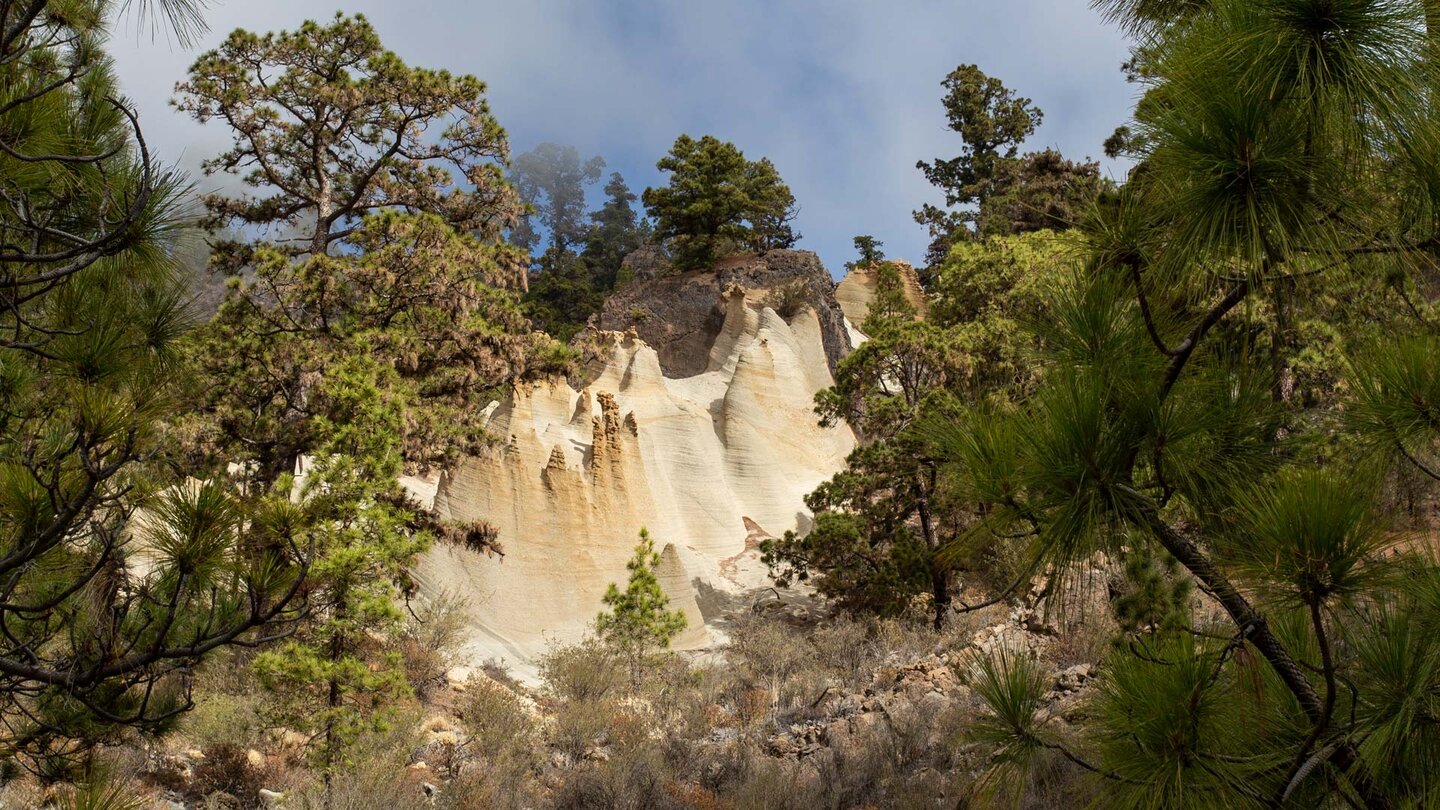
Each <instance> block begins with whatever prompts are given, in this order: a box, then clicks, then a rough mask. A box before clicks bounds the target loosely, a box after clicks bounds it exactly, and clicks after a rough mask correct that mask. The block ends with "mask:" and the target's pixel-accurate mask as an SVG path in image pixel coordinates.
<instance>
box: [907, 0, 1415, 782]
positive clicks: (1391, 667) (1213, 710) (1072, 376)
mask: <svg viewBox="0 0 1440 810" xmlns="http://www.w3.org/2000/svg"><path fill="white" fill-rule="evenodd" d="M1097 5H1099V6H1100V7H1102V9H1103V10H1104V11H1105V12H1106V13H1107V14H1109V15H1111V16H1112V18H1114V19H1116V20H1117V21H1119V22H1121V23H1122V24H1123V25H1124V26H1125V27H1126V28H1127V30H1129V31H1130V32H1132V33H1133V34H1135V35H1136V36H1137V37H1138V38H1139V41H1140V46H1139V48H1138V49H1137V59H1138V60H1139V61H1138V62H1137V64H1136V75H1137V77H1139V78H1140V79H1141V80H1142V81H1144V82H1145V83H1146V86H1147V90H1146V93H1145V95H1144V96H1143V97H1142V99H1141V100H1140V102H1139V103H1138V105H1137V107H1136V110H1135V115H1134V121H1133V122H1131V124H1130V125H1129V127H1130V131H1131V134H1132V136H1133V140H1132V141H1131V143H1133V144H1134V146H1135V148H1136V149H1137V150H1138V158H1139V164H1138V166H1137V168H1136V169H1135V171H1134V172H1132V174H1131V176H1130V178H1129V181H1128V182H1127V183H1126V185H1125V186H1124V187H1123V188H1122V189H1121V191H1120V195H1119V197H1120V198H1119V200H1118V202H1117V204H1116V205H1114V206H1107V207H1103V208H1100V209H1098V210H1097V211H1096V212H1095V216H1094V219H1093V220H1091V221H1090V222H1088V223H1086V224H1085V225H1084V226H1083V228H1082V230H1081V232H1080V236H1081V237H1082V238H1083V243H1084V248H1085V250H1084V255H1083V257H1082V258H1083V262H1082V264H1081V266H1080V267H1079V268H1078V269H1077V271H1076V273H1075V276H1074V277H1073V278H1072V279H1071V280H1069V281H1068V282H1067V283H1065V284H1063V285H1059V286H1057V287H1056V288H1054V289H1052V290H1050V291H1048V292H1047V293H1046V294H1045V296H1044V299H1043V302H1042V304H1043V305H1042V311H1041V314H1040V317H1037V318H1035V319H1034V323H1033V325H1032V327H1031V329H1032V331H1033V332H1034V334H1035V335H1036V336H1037V340H1038V343H1037V346H1038V348H1039V352H1038V354H1037V355H1036V362H1037V363H1038V364H1039V379H1038V380H1037V381H1036V383H1035V384H1034V385H1033V386H1031V387H1029V389H1028V390H1025V391H1023V392H1022V393H1021V395H1020V396H1019V397H1017V398H1016V401H1015V402H1014V403H1013V405H1012V407H1011V408H1009V409H1006V410H1004V411H1000V412H994V411H992V412H984V411H983V410H981V409H974V412H972V413H969V414H967V415H965V416H964V417H962V418H959V419H955V420H951V421H950V422H949V423H948V427H937V428H936V429H935V431H934V433H933V435H932V440H933V441H934V442H935V444H936V446H937V449H938V450H939V452H940V454H941V456H942V457H943V458H945V459H948V461H949V463H948V464H947V466H946V470H945V482H946V486H948V487H951V488H952V489H953V491H954V492H956V493H957V494H958V495H960V496H961V497H965V498H969V499H973V500H974V502H975V504H976V506H977V509H978V510H979V511H982V512H983V514H984V521H983V523H982V524H980V526H979V527H978V529H977V531H978V532H983V533H984V534H986V535H988V536H990V537H994V538H997V542H999V540H998V538H1007V541H1008V542H1012V543H1013V542H1023V543H1025V547H1026V550H1027V553H1028V554H1029V555H1030V558H1031V559H1033V560H1034V561H1035V563H1036V564H1037V565H1041V564H1043V565H1046V566H1050V567H1051V569H1052V570H1053V571H1054V572H1055V576H1059V577H1063V576H1064V575H1065V572H1066V571H1068V570H1070V569H1071V567H1072V566H1073V564H1074V563H1076V562H1077V561H1079V560H1083V559H1087V558H1089V557H1090V556H1091V555H1092V554H1093V553H1095V552H1097V551H1103V552H1105V553H1107V554H1109V555H1121V554H1124V553H1126V551H1127V550H1130V551H1134V550H1137V549H1138V550H1140V551H1142V553H1143V554H1144V555H1146V556H1152V555H1153V556H1154V557H1159V558H1160V559H1161V563H1160V564H1159V566H1158V567H1157V568H1154V569H1151V570H1150V571H1148V572H1147V571H1146V570H1144V567H1140V566H1137V569H1138V570H1137V571H1136V572H1134V573H1135V576H1134V577H1133V578H1134V579H1136V580H1138V581H1139V582H1138V585H1139V586H1140V587H1139V589H1138V590H1136V591H1135V592H1133V593H1132V594H1129V595H1128V596H1133V597H1134V598H1133V599H1122V604H1121V605H1119V606H1118V607H1121V608H1123V609H1124V610H1125V611H1127V612H1130V613H1131V618H1139V617H1143V616H1146V615H1147V614H1148V616H1149V617H1150V621H1147V622H1144V623H1143V624H1142V622H1139V621H1132V622H1130V630H1131V633H1130V635H1129V637H1128V638H1127V639H1125V641H1126V642H1127V643H1124V644H1120V645H1117V646H1116V648H1115V649H1114V651H1113V652H1112V653H1111V654H1110V655H1109V656H1108V657H1107V658H1106V660H1105V662H1104V670H1105V675H1104V676H1103V679H1102V682H1101V685H1100V688H1099V694H1098V695H1097V697H1096V699H1095V700H1094V701H1093V702H1092V704H1091V706H1090V712H1091V714H1090V715H1089V719H1088V720H1087V721H1086V722H1084V723H1082V724H1081V726H1080V729H1079V733H1078V734H1074V735H1064V734H1061V733H1059V732H1060V730H1059V729H1058V728H1056V727H1055V726H1054V725H1053V724H1050V723H1048V722H1047V721H1046V719H1045V717H1044V716H1043V714H1042V713H1041V712H1039V711H1038V704H1037V702H1036V701H1037V699H1038V698H1039V696H1040V695H1041V694H1042V693H1043V690H1044V689H1045V688H1046V685H1045V684H1044V683H1042V682H1037V681H1035V680H1034V679H1027V678H1024V677H1011V675H1010V674H1009V673H1010V668H1008V667H1001V666H992V667H989V671H992V672H994V673H995V674H994V675H989V674H987V672H986V671H985V670H986V668H985V667H983V666H982V667H981V671H980V672H979V673H978V676H977V677H979V678H980V679H982V680H988V682H989V683H988V684H985V685H984V688H979V689H977V692H979V693H980V694H981V696H982V698H984V699H985V701H986V703H987V710H986V713H985V718H986V722H985V723H984V727H985V728H986V729H988V732H987V734H986V739H985V740H983V742H984V743H985V744H986V745H987V746H989V750H990V751H992V752H993V755H994V756H993V759H992V765H993V766H994V773H995V774H996V776H997V779H996V780H994V781H992V784H996V785H1001V784H1003V785H1006V786H1008V787H1010V788H1012V789H1014V790H1016V791H1021V790H1023V788H1024V784H1025V782H1024V779H1025V777H1024V773H1025V772H1026V771H1027V770H1030V769H1031V768H1033V767H1036V766H1042V767H1043V765H1044V763H1045V762H1047V761H1049V760H1050V758H1052V757H1061V758H1064V759H1067V760H1069V761H1070V762H1072V763H1077V764H1078V765H1079V767H1082V768H1083V769H1085V770H1086V771H1087V772H1088V773H1090V774H1091V775H1092V776H1093V777H1094V778H1095V779H1096V780H1097V781H1099V782H1101V783H1103V788H1102V789H1103V790H1104V795H1105V797H1106V801H1107V803H1109V804H1110V805H1111V806H1115V807H1156V806H1164V807H1197V808H1198V807H1216V806H1226V807H1320V806H1331V805H1341V804H1353V805H1361V806H1365V807H1371V808H1382V807H1404V806H1426V805H1429V804H1433V803H1434V802H1435V801H1436V799H1437V797H1440V782H1437V780H1436V777H1435V775H1434V770H1433V767H1432V762H1433V757H1435V756H1436V755H1437V754H1440V732H1437V728H1436V727H1435V726H1434V724H1432V723H1429V722H1428V721H1425V720H1422V719H1421V718H1423V717H1428V716H1429V715H1430V713H1432V712H1433V710H1434V707H1433V695H1434V692H1435V690H1436V688H1437V687H1440V648H1437V646H1436V641H1435V639H1436V637H1437V636H1436V635H1435V631H1436V629H1437V628H1440V601H1437V599H1436V594H1437V593H1440V564H1437V562H1436V559H1437V558H1436V555H1435V553H1434V551H1433V549H1427V548H1416V547H1415V546H1414V545H1412V544H1409V543H1400V542H1399V541H1400V540H1401V539H1402V538H1404V537H1405V536H1406V531H1407V528H1408V527H1407V526H1406V523H1405V518H1404V516H1403V515H1401V514H1399V513H1398V512H1397V510H1396V509H1394V508H1393V506H1390V505H1389V504H1388V503H1387V502H1388V501H1389V499H1393V498H1394V497H1395V492H1394V488H1395V486H1396V482H1397V481H1400V480H1405V478H1406V477H1407V476H1414V475H1419V476H1421V477H1424V478H1426V479H1429V480H1431V482H1432V483H1433V481H1434V480H1440V477H1437V476H1436V474H1435V470H1436V469H1437V465H1436V464H1435V457H1436V453H1437V447H1440V431H1437V430H1436V428H1435V422H1434V420H1433V419H1430V418H1429V417H1428V416H1427V415H1426V414H1428V413H1430V412H1431V411H1432V409H1434V408H1435V407H1436V403H1437V401H1440V384H1437V381H1440V351H1437V349H1440V345H1437V338H1436V332H1435V323H1436V320H1435V318H1434V312H1435V308H1436V307H1435V302H1434V300H1433V298H1432V297H1429V296H1426V295H1425V294H1424V291H1425V290H1427V289H1429V286H1428V285H1429V280H1428V279H1429V278H1430V275H1431V273H1432V269H1433V266H1434V265H1433V262H1434V252H1433V249H1434V245H1435V244H1436V242H1435V240H1436V237H1437V233H1440V230H1437V228H1440V220H1437V218H1436V217H1435V214H1434V212H1435V211H1436V210H1437V208H1440V182H1437V176H1440V175H1437V167H1440V128H1437V127H1436V126H1435V123H1434V122H1435V121H1436V120H1437V119H1436V109H1435V96H1434V93H1433V77H1434V75H1435V73H1434V71H1435V53H1434V51H1433V49H1432V48H1431V45H1430V43H1429V42H1428V41H1427V36H1426V33H1427V31H1426V23H1427V17H1426V12H1427V7H1426V4H1424V3H1421V2H1411V1H1410V0H1395V1H1394V2H1390V1H1389V0H1385V1H1383V2H1377V1H1376V0H1339V2H1330V1H1329V0H1327V1H1326V2H1318V0H1317V2H1309V0H1295V1H1294V2H1273V3H1271V2H1264V3H1255V2H1249V1H1248V0H1245V1H1243V2H1242V1H1241V0H1208V2H1203V3H1184V2H1175V3H1165V2H1136V1H1135V0H1104V1H1103V2H1100V3H1097ZM1316 369H1319V370H1320V371H1322V372H1324V373H1325V374H1326V376H1331V377H1333V378H1336V379H1338V384H1335V385H1324V386H1315V387H1313V388H1310V389H1309V390H1308V391H1306V390H1304V388H1303V387H1302V383H1303V381H1304V380H1305V377H1306V375H1307V374H1310V373H1312V371H1314V370H1316ZM1302 392H1303V393H1302ZM1429 492H1431V493H1433V489H1432V490H1429ZM1421 525H1422V526H1423V525H1424V524H1423V523H1422V524H1421ZM1420 545H1421V546H1424V545H1425V544H1424V543H1422V544H1420ZM1181 571H1183V576H1187V577H1190V578H1191V580H1192V581H1193V582H1194V583H1195V584H1196V585H1197V589H1198V591H1199V592H1200V593H1201V594H1203V596H1204V599H1205V600H1206V604H1207V607H1208V608H1210V609H1213V610H1214V611H1217V612H1218V614H1219V615H1220V616H1222V617H1223V618H1222V619H1221V620H1219V621H1215V622H1208V621H1205V620H1204V618H1203V613H1202V614H1200V615H1196V616H1190V617H1186V618H1189V619H1190V621H1188V622H1186V621H1177V620H1176V618H1177V617H1176V616H1175V612H1174V610H1173V605H1167V604H1166V603H1167V602H1171V601H1172V600H1173V596H1174V593H1173V592H1171V593H1170V594H1167V593H1166V592H1165V591H1166V590H1167V589H1168V588H1167V585H1166V580H1173V578H1174V577H1175V576H1177V575H1180V572H1181ZM1156 574H1160V576H1157V575H1156ZM1022 581H1023V580H1022ZM1052 581H1053V578H1052ZM1001 670H1004V671H1003V672H1002V671H1001ZM1000 687H1004V688H1000Z"/></svg>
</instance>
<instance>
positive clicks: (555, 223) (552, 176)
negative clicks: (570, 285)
mask: <svg viewBox="0 0 1440 810" xmlns="http://www.w3.org/2000/svg"><path fill="white" fill-rule="evenodd" d="M603 168H605V161H604V160H603V159H602V158H599V157H592V158H590V159H589V160H587V161H584V162H583V163H582V162H581V161H580V153H579V152H577V151H575V147H573V146H560V145H559V144H553V143H542V144H540V145H539V146H537V147H535V148H534V149H532V150H530V151H529V152H525V153H523V154H519V155H516V156H515V160H514V161H513V162H512V166H511V171H510V181H511V182H512V183H514V184H515V189H516V191H518V192H519V194H520V199H521V200H523V201H524V202H525V204H526V206H528V207H529V208H531V209H533V211H534V213H533V214H527V215H526V216H524V217H523V218H522V219H521V220H520V222H519V223H517V225H516V227H515V229H514V230H512V232H511V235H510V239H511V241H512V242H514V243H515V244H516V245H517V246H518V247H520V248H522V249H524V250H525V251H526V252H528V253H534V251H535V248H537V247H539V245H540V234H539V233H538V232H537V231H536V230H535V228H534V226H533V225H532V224H531V219H532V217H533V218H534V219H536V220H538V221H539V223H540V225H541V227H543V228H544V229H545V232H546V234H547V235H548V244H547V245H546V250H545V251H543V252H542V254H546V255H548V254H550V253H551V252H552V251H553V253H554V254H555V255H556V256H557V257H560V256H564V255H566V254H569V253H571V252H572V249H573V248H575V247H577V246H578V245H579V244H580V243H581V241H582V240H584V238H585V230H586V228H585V186H587V185H590V184H591V183H594V182H595V181H596V180H599V179H600V170H601V169H603ZM548 268H549V265H547V264H545V263H544V262H542V263H541V268H540V269H541V272H544V271H545V270H546V269H548Z"/></svg>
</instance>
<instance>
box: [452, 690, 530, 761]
mask: <svg viewBox="0 0 1440 810" xmlns="http://www.w3.org/2000/svg"><path fill="white" fill-rule="evenodd" d="M456 710H457V712H458V713H459V715H460V722H461V723H462V724H463V725H464V726H465V730H466V731H467V732H468V733H469V734H470V736H471V738H473V739H474V741H475V745H476V747H477V748H478V750H479V752H480V753H481V754H482V755H484V756H487V757H494V756H498V755H500V754H509V753H512V752H514V753H520V752H527V751H533V750H534V748H535V746H536V743H537V739H536V728H535V719H534V718H533V717H532V716H531V714H530V711H529V710H528V709H526V708H525V706H523V705H521V703H520V700H519V698H518V697H517V696H516V695H515V693H513V692H511V691H510V690H508V689H506V688H504V687H502V686H492V685H489V684H478V685H472V686H471V688H470V689H469V690H467V691H466V693H465V697H464V699H463V700H461V701H460V704H459V706H457V707H456Z"/></svg>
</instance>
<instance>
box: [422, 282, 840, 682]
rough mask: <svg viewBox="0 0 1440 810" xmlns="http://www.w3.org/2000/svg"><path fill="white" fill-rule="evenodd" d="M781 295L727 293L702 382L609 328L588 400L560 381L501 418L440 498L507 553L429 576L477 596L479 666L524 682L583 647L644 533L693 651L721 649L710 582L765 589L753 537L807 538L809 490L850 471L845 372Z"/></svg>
mask: <svg viewBox="0 0 1440 810" xmlns="http://www.w3.org/2000/svg"><path fill="white" fill-rule="evenodd" d="M766 299H767V296H765V295H763V294H761V292H755V293H749V294H747V292H746V291H744V290H742V289H739V288H738V287H732V288H730V289H729V290H727V291H726V292H725V293H724V295H723V297H722V301H721V305H722V306H723V307H724V311H725V322H724V327H723V329H722V330H721V332H720V335H719V337H718V338H717V339H716V341H715V344H714V346H713V348H712V350H711V352H710V359H709V363H708V367H707V370H706V371H705V372H704V373H701V374H697V375H695V376H692V377H687V378H684V379H668V378H666V377H665V376H664V375H663V374H662V373H661V368H660V362H659V358H658V356H657V354H656V352H655V351H654V350H653V349H651V348H650V347H649V346H647V345H646V344H645V343H644V342H642V341H641V340H639V339H638V338H637V337H635V336H634V335H633V334H620V333H617V332H607V333H602V334H601V335H600V337H601V340H602V341H603V344H602V345H603V346H604V351H603V352H602V354H601V360H600V361H599V362H597V363H596V364H595V367H594V368H592V369H591V373H590V375H589V379H590V382H589V383H588V384H587V385H585V386H584V387H582V388H581V389H579V390H576V389H574V388H572V387H571V386H570V385H569V384H566V383H565V382H563V381H555V382H553V383H550V384H547V385H541V386H538V387H534V388H531V389H529V390H525V391H521V392H517V393H516V394H515V395H514V396H513V397H512V398H511V399H510V400H509V401H506V402H502V403H500V404H499V405H497V406H493V410H492V411H491V414H490V419H489V423H488V424H489V429H490V432H491V433H492V434H493V435H495V436H497V437H498V438H500V440H501V441H500V443H499V444H498V445H497V446H496V447H495V448H493V449H492V450H491V451H489V452H487V453H485V454H483V455H481V456H479V457H474V458H469V459H466V460H465V461H463V462H462V463H461V464H459V465H458V467H457V468H456V469H454V470H451V471H449V472H447V473H446V474H444V475H443V476H441V478H440V480H439V481H438V484H435V485H434V487H435V488H434V490H433V497H434V503H435V507H436V509H437V511H438V512H439V513H440V514H441V515H442V516H443V517H449V518H455V519H460V520H473V519H483V520H486V521H488V522H490V523H491V524H493V525H494V526H495V527H496V528H497V529H498V532H499V542H500V545H501V547H502V548H503V552H504V553H503V557H501V556H497V557H489V556H486V555H484V554H480V553H477V552H473V551H469V550H467V549H464V548H458V547H450V546H444V547H437V548H435V549H434V550H432V551H431V552H429V553H428V554H427V555H426V557H425V559H424V560H422V562H421V565H420V567H419V570H418V571H417V572H416V573H417V578H418V579H419V581H420V584H421V587H422V589H423V590H424V591H425V592H428V593H430V594H435V593H439V592H444V591H450V592H454V593H457V594H459V595H461V596H462V597H463V598H465V599H466V600H468V603H469V604H468V608H467V610H468V619H469V623H470V626H471V628H472V631H473V632H472V635H471V644H470V647H471V649H470V651H469V652H470V657H471V658H472V659H474V660H475V661H476V662H477V663H478V662H479V661H482V660H484V659H485V658H488V657H497V658H503V659H505V660H506V661H507V662H508V663H510V664H511V665H512V666H516V667H517V668H518V669H519V670H520V671H521V673H522V674H523V673H524V672H525V671H526V670H527V669H528V666H527V665H528V664H529V663H530V662H533V661H534V659H535V657H536V656H537V655H538V654H539V653H541V652H543V651H544V649H545V647H546V646H547V644H548V643H550V641H551V640H554V641H557V642H561V643H567V642H573V641H575V640H577V639H579V638H580V637H581V636H582V635H583V634H584V632H585V631H586V629H587V626H588V625H589V624H590V623H591V622H592V621H593V620H594V618H595V616H596V614H597V613H598V612H599V611H600V609H601V608H602V606H603V605H602V602H601V597H602V596H603V594H604V592H605V589H606V587H607V585H608V584H609V583H611V582H617V583H621V584H623V582H624V581H625V578H626V570H625V562H626V561H627V560H628V559H629V558H630V556H631V554H632V553H633V551H634V548H635V544H636V542H637V535H638V533H639V531H640V528H641V527H647V528H648V529H649V530H650V533H651V535H652V537H654V538H655V540H656V545H657V546H658V547H660V548H662V549H663V554H662V564H661V569H660V572H659V574H660V579H661V582H662V586H663V587H664V588H665V590H666V592H667V593H668V594H669V595H670V598H671V604H672V605H673V606H676V607H678V608H679V609H681V610H683V611H685V614H686V616H687V618H689V619H690V626H689V627H688V628H687V630H686V631H685V633H684V634H683V635H682V636H681V637H680V638H679V639H677V641H676V643H675V645H674V646H676V647H678V648H682V649H683V648H696V647H703V646H705V645H707V644H709V643H711V640H712V637H711V632H710V631H709V630H708V629H707V628H706V627H705V625H704V624H703V623H702V616H701V610H700V602H699V601H697V598H696V589H697V588H699V589H710V588H713V589H716V590H718V591H721V592H726V593H735V592H742V591H745V590H748V589H752V588H757V587H762V586H764V585H765V584H767V583H766V581H765V578H764V569H763V566H761V565H759V564H758V562H757V560H756V559H755V558H756V556H757V550H756V548H755V546H756V544H757V541H756V540H755V538H756V537H760V536H764V534H765V533H766V532H768V533H770V534H774V535H779V534H783V533H784V532H785V531H787V530H790V529H798V530H802V531H803V530H805V529H807V528H808V520H809V517H808V514H807V513H806V512H805V510H804V502H803V498H804V496H805V495H806V494H807V493H808V492H810V491H811V490H813V489H814V488H815V486H816V485H817V484H819V483H820V482H821V481H823V480H825V479H827V478H829V477H830V476H831V475H833V474H834V473H835V472H836V471H838V470H839V469H841V467H842V466H843V464H844V460H845V457H846V455H847V454H848V453H849V452H850V450H851V449H852V448H853V447H854V444H855V439H854V435H853V434H852V433H851V431H850V430H849V429H848V428H846V427H843V426H841V427H836V428H822V427H820V426H819V425H818V423H817V419H816V416H815V413H814V395H815V392H816V391H818V390H820V389H821V388H824V387H826V386H828V385H830V384H831V382H832V378H831V375H830V369H829V366H828V364H827V361H826V357H825V353H824V349H823V347H822V341H821V333H820V323H819V320H818V318H817V317H816V314H815V312H814V311H813V310H811V309H809V308H805V309H802V311H800V312H799V313H798V314H796V315H794V316H793V317H792V318H791V319H790V320H789V322H788V323H787V322H786V320H785V319H783V318H781V317H780V316H779V315H778V314H776V312H775V311H774V310H773V309H770V308H769V307H768V306H765V304H764V302H765V301H766ZM410 483H411V484H412V489H415V490H418V492H417V494H420V495H421V496H422V497H424V496H428V495H430V492H427V491H424V490H426V489H428V487H426V486H425V485H424V484H423V483H422V482H410ZM747 538H749V541H750V542H749V543H747ZM705 618H712V617H705Z"/></svg>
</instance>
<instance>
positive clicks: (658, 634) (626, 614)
mask: <svg viewBox="0 0 1440 810" xmlns="http://www.w3.org/2000/svg"><path fill="white" fill-rule="evenodd" d="M659 567H660V554H659V552H657V551H656V550H655V542H654V541H653V540H651V539H650V532H649V531H648V530H646V529H641V530H640V543H639V545H637V546H636V547H635V556H634V557H631V558H630V561H629V562H628V563H626V564H625V568H626V569H627V570H628V571H629V572H630V579H629V581H628V582H627V583H626V586H625V590H623V591H622V590H620V588H619V586H618V585H616V584H615V583H613V582H612V583H610V587H609V589H607V590H606V591H605V604H606V606H608V607H609V611H608V612H603V611H602V612H601V613H600V615H599V616H597V617H596V618H595V631H596V633H597V634H598V635H599V636H600V639H601V640H602V641H604V642H605V643H606V644H609V645H611V646H613V647H614V648H615V649H616V650H618V651H619V652H620V653H621V654H622V655H623V656H624V657H625V659H626V660H627V661H628V662H629V663H630V672H631V676H632V678H635V679H638V678H639V673H640V671H641V668H642V667H643V665H644V663H645V662H646V661H647V660H649V659H650V658H651V657H652V656H653V655H654V653H655V652H656V651H658V650H663V649H665V648H667V647H669V646H670V640H671V639H673V638H674V637H675V636H677V635H679V634H680V631H682V630H684V629H685V614H684V613H683V612H682V611H679V610H669V606H670V598H669V597H668V596H666V595H665V591H663V590H662V589H661V588H660V580H659V579H658V578H656V576H655V569H657V568H659Z"/></svg>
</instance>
